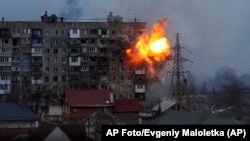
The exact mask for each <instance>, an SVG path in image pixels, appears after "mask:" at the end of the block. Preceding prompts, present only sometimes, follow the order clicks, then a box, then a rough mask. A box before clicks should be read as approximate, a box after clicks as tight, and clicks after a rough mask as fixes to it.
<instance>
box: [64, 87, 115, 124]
mask: <svg viewBox="0 0 250 141" xmlns="http://www.w3.org/2000/svg"><path fill="white" fill-rule="evenodd" d="M63 105H64V106H63V116H64V119H65V120H69V121H78V120H81V119H83V118H85V117H87V116H89V115H91V114H93V113H94V112H99V111H103V110H107V111H111V108H112V106H113V94H112V93H110V91H109V90H70V91H69V90H68V91H65V100H64V104H63Z"/></svg>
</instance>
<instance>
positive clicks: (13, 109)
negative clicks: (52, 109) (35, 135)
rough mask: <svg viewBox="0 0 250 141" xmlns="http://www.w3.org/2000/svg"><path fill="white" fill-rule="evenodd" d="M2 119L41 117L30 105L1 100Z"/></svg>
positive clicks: (33, 118)
mask: <svg viewBox="0 0 250 141" xmlns="http://www.w3.org/2000/svg"><path fill="white" fill-rule="evenodd" d="M0 113H1V114H0V121H1V120H2V121H6V120H8V121H15V120H21V121H22V120H37V119H38V118H39V116H38V115H36V114H35V113H34V112H33V111H32V110H31V109H30V108H29V107H26V106H22V105H18V104H16V103H14V102H0Z"/></svg>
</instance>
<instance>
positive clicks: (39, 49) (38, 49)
mask: <svg viewBox="0 0 250 141" xmlns="http://www.w3.org/2000/svg"><path fill="white" fill-rule="evenodd" d="M32 49H33V50H34V53H42V52H43V49H42V48H32Z"/></svg>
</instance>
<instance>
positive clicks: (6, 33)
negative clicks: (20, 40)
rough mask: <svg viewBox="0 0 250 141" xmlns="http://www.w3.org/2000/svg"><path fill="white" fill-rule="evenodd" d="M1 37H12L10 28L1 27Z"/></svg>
mask: <svg viewBox="0 0 250 141" xmlns="http://www.w3.org/2000/svg"><path fill="white" fill-rule="evenodd" d="M0 38H11V32H10V29H9V28H0Z"/></svg>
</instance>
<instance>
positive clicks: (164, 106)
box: [152, 100, 176, 112]
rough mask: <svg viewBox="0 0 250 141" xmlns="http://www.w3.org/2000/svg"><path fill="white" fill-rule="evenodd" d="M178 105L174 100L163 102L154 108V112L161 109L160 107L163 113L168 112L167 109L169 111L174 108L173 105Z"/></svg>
mask: <svg viewBox="0 0 250 141" xmlns="http://www.w3.org/2000/svg"><path fill="white" fill-rule="evenodd" d="M175 104H176V101H172V100H163V101H161V103H160V104H157V105H156V106H155V107H153V108H152V110H153V111H158V109H159V105H160V107H161V112H164V111H166V110H167V109H169V108H170V107H172V106H173V105H175Z"/></svg>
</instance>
